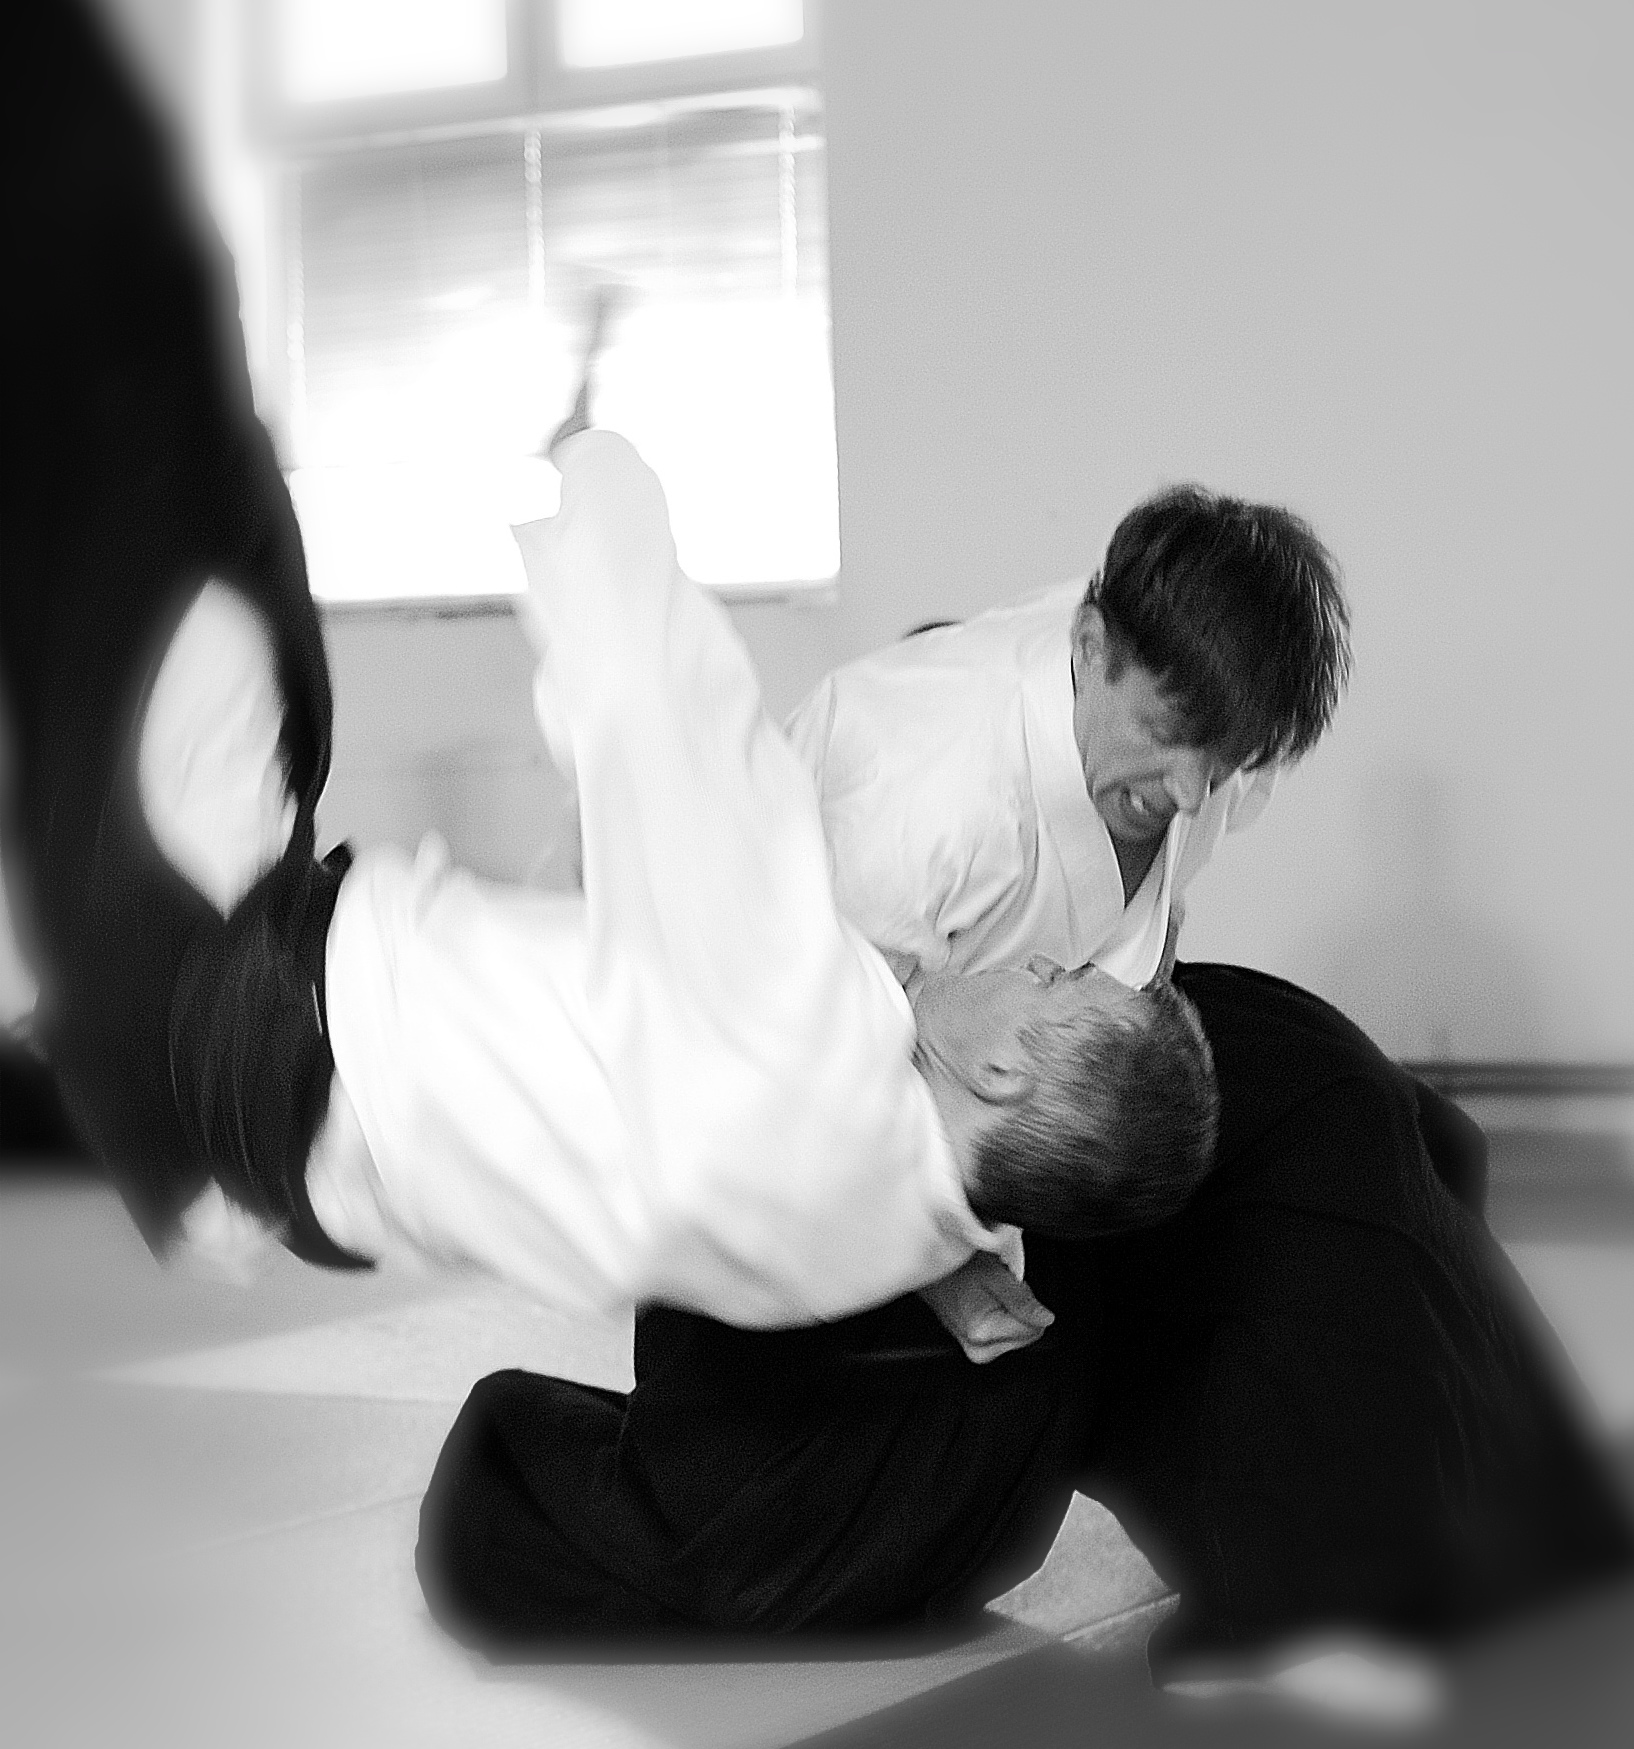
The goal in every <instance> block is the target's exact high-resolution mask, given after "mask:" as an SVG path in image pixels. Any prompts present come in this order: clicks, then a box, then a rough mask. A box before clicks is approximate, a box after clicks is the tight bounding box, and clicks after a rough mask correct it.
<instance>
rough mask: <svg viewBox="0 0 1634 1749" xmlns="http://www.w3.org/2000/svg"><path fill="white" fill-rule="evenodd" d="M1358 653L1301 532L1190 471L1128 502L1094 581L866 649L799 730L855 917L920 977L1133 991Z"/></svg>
mask: <svg viewBox="0 0 1634 1749" xmlns="http://www.w3.org/2000/svg"><path fill="white" fill-rule="evenodd" d="M1349 665H1350V649H1349V632H1348V614H1347V610H1346V607H1345V601H1344V596H1343V593H1342V591H1341V589H1340V585H1339V580H1338V574H1337V570H1336V568H1335V566H1334V563H1333V560H1332V558H1331V557H1330V556H1329V554H1328V553H1327V551H1326V549H1325V548H1324V547H1323V546H1322V544H1321V542H1320V541H1319V540H1317V538H1316V536H1315V535H1314V534H1313V533H1312V532H1311V530H1310V528H1309V527H1308V526H1307V525H1306V524H1305V523H1304V522H1302V521H1301V520H1300V519H1299V518H1298V517H1296V516H1294V515H1292V514H1291V513H1290V512H1288V511H1286V510H1281V509H1278V508H1276V507H1275V506H1271V505H1259V504H1248V503H1244V502H1242V501H1241V500H1239V499H1235V498H1222V497H1216V496H1214V495H1213V494H1211V493H1208V492H1204V491H1202V490H1200V489H1199V488H1196V487H1190V486H1187V487H1180V488H1177V489H1175V490H1172V491H1168V492H1163V493H1160V494H1158V495H1157V496H1156V497H1154V498H1152V499H1150V500H1149V501H1147V502H1146V503H1144V504H1141V505H1139V506H1137V507H1136V508H1135V509H1134V510H1132V511H1131V512H1130V513H1129V514H1128V515H1127V516H1126V517H1125V518H1124V519H1123V521H1122V522H1121V523H1119V525H1118V527H1117V530H1116V532H1115V533H1114V534H1113V537H1112V541H1111V544H1110V545H1109V547H1108V548H1107V553H1106V559H1105V563H1104V564H1103V565H1102V567H1101V569H1100V571H1098V572H1097V573H1096V574H1095V575H1094V576H1093V577H1092V578H1090V579H1089V580H1088V581H1087V583H1086V582H1085V580H1084V579H1081V578H1080V579H1078V580H1076V581H1075V582H1072V583H1066V584H1062V585H1061V586H1060V587H1058V588H1055V589H1050V590H1047V591H1045V592H1044V593H1043V594H1041V595H1037V596H1034V597H1032V598H1030V599H1029V600H1027V601H1023V602H1021V603H1018V604H1017V605H1015V606H1011V607H1004V608H999V609H995V610H994V611H992V612H989V613H984V614H982V615H980V616H979V617H977V618H976V619H973V620H970V621H969V622H967V623H966V624H964V625H955V626H946V627H938V628H934V629H931V630H928V631H925V632H922V633H920V634H918V635H916V636H913V637H910V638H908V639H906V640H904V641H903V642H902V643H899V644H897V645H894V646H892V647H891V648H889V649H886V650H882V651H879V652H877V653H875V654H874V655H871V656H865V657H863V658H862V659H861V660H860V661H857V662H853V663H851V664H850V665H849V666H847V667H844V668H841V669H839V670H838V671H837V672H836V673H834V674H832V675H830V676H829V677H828V679H826V680H825V681H824V682H823V683H822V684H821V685H820V686H819V687H818V688H817V690H816V691H815V692H814V693H813V694H812V695H811V697H810V698H809V699H807V700H806V702H805V703H804V704H802V705H801V706H800V707H799V709H797V710H796V711H795V713H794V715H793V716H792V717H791V718H790V720H789V725H788V728H789V734H790V738H791V739H792V740H793V741H794V744H795V746H796V748H797V750H798V751H799V752H800V754H801V756H802V758H803V759H804V760H805V762H806V764H807V766H808V768H809V769H810V770H811V772H812V775H813V777H814V778H815V779H816V782H817V789H818V795H819V799H820V801H821V804H822V810H823V826H824V830H825V832H826V833H827V835H828V839H829V843H830V845H831V847H832V854H833V862H834V875H835V891H836V896H837V897H838V899H839V902H840V906H841V909H842V910H843V911H844V912H845V914H846V915H847V916H848V917H849V918H850V919H851V920H852V921H853V922H854V923H855V924H856V925H857V926H858V927H859V928H860V929H861V930H862V932H863V933H864V934H865V935H866V936H867V937H868V939H869V940H870V941H872V942H873V943H874V945H875V946H876V947H878V948H879V949H880V950H881V951H882V952H883V953H884V954H885V956H886V958H887V959H888V960H889V961H890V963H891V965H892V966H893V968H894V969H895V970H896V972H897V974H898V976H899V977H900V978H901V979H902V980H903V982H904V983H905V984H906V985H907V986H908V988H909V990H910V991H911V990H912V989H913V988H914V984H915V981H916V980H917V979H918V978H920V977H923V976H924V975H925V974H926V973H927V972H931V971H936V970H939V969H941V968H943V967H951V968H954V969H958V970H965V971H968V970H973V969H977V968H979V967H982V966H988V965H1001V964H1004V963H1007V962H1009V963H1019V962H1020V961H1022V960H1024V959H1026V958H1027V957H1028V955H1030V954H1034V953H1040V954H1045V955H1048V957H1049V958H1050V959H1052V960H1054V961H1056V962H1057V963H1058V964H1060V965H1064V966H1079V965H1082V964H1083V963H1084V962H1085V961H1086V960H1094V961H1095V962H1096V964H1098V965H1100V966H1101V967H1103V968H1104V969H1105V970H1107V971H1109V972H1111V973H1112V974H1113V975H1114V976H1115V977H1118V978H1121V979H1122V980H1123V981H1124V982H1125V983H1128V984H1131V985H1136V986H1138V985H1141V984H1145V983H1146V982H1148V981H1149V980H1150V979H1151V977H1152V976H1153V975H1154V973H1156V972H1157V970H1158V969H1159V967H1160V965H1161V964H1162V961H1163V955H1164V951H1165V946H1166V944H1167V945H1168V947H1169V950H1170V951H1171V953H1172V948H1173V942H1172V936H1173V934H1174V933H1175V932H1176V930H1177V928H1178V920H1179V914H1180V900H1181V896H1182V894H1183V893H1184V891H1185V889H1186V886H1187V885H1188V883H1189V882H1190V881H1191V880H1192V878H1193V877H1194V876H1195V875H1196V874H1197V872H1198V871H1199V870H1200V869H1201V868H1202V866H1203V865H1204V863H1206V862H1207V860H1208V859H1209V857H1210V856H1211V855H1212V854H1213V852H1214V850H1215V848H1216V846H1217V845H1218V843H1219V841H1220V839H1221V837H1222V836H1223V835H1224V834H1225V833H1226V832H1227V831H1234V830H1239V829H1241V828H1242V827H1244V826H1246V825H1248V824H1249V823H1250V822H1251V821H1252V820H1253V819H1255V818H1256V817H1257V816H1258V814H1259V812H1260V810H1261V809H1262V808H1263V807H1264V805H1265V802H1266V800H1267V799H1268V797H1269V795H1270V792H1271V788H1272V785H1273V782H1274V779H1275V775H1276V772H1277V771H1278V769H1279V768H1280V767H1281V766H1283V765H1286V764H1288V763H1290V762H1292V761H1294V760H1296V759H1299V758H1301V757H1302V756H1303V755H1304V754H1306V753H1308V752H1309V751H1310V749H1311V748H1312V747H1314V746H1315V745H1316V743H1317V741H1318V740H1319V739H1320V738H1321V736H1322V734H1323V732H1324V731H1325V730H1326V729H1327V727H1328V724H1329V722H1330V721H1331V719H1332V716H1333V713H1334V711H1335V709H1336V708H1337V706H1338V702H1339V698H1340V695H1341V693H1342V692H1343V689H1344V685H1345V681H1346V677H1347V675H1348V672H1349Z"/></svg>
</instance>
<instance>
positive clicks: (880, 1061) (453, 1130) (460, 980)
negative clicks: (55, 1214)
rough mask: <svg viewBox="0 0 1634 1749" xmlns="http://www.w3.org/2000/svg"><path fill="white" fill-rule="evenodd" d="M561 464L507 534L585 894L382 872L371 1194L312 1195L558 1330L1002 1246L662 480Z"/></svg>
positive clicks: (338, 937) (369, 1133) (364, 1054)
mask: <svg viewBox="0 0 1634 1749" xmlns="http://www.w3.org/2000/svg"><path fill="white" fill-rule="evenodd" d="M559 453H560V454H561V456H562V458H563V463H564V471H563V484H562V509H561V512H560V514H559V515H558V516H557V517H555V518H554V519H551V520H550V521H547V522H543V523H534V524H530V525H529V526H528V527H526V528H523V529H519V530H518V531H517V538H518V540H519V542H520V543H521V546H522V550H523V557H524V560H525V563H526V566H527V570H528V576H529V583H530V591H531V599H530V603H529V607H528V612H529V615H530V617H531V620H532V625H531V627H530V630H531V632H532V633H533V634H534V635H535V636H536V639H537V640H538V641H539V642H540V644H541V646H542V648H543V651H544V659H543V666H542V669H541V676H540V684H539V687H538V689H537V693H538V699H539V703H540V705H541V716H542V718H543V719H544V720H547V721H549V722H550V725H551V739H552V742H553V745H555V746H557V747H558V748H560V747H561V746H562V744H563V743H564V741H565V742H566V743H567V744H568V745H570V748H571V756H572V760H573V763H574V766H575V767H576V773H575V775H576V779H577V785H578V792H579V797H580V810H581V829H582V836H583V854H584V881H585V893H584V895H583V896H582V897H580V896H579V895H561V894H546V893H540V892H536V891H532V890H529V889H525V888H515V887H505V886H499V885H495V884H493V883H489V882H486V881H482V880H479V879H477V878H475V877H473V876H471V875H469V874H466V873H462V872H461V871H459V870H457V869H455V868H454V867H452V866H451V865H450V863H449V860H448V857H447V853H446V851H444V850H443V849H442V848H441V846H440V845H438V844H437V843H436V842H435V841H431V842H428V843H427V844H426V845H423V846H422V847H421V850H420V854H419V856H418V857H417V858H415V859H414V860H413V861H410V859H409V858H407V857H406V856H404V855H403V854H402V853H401V852H399V851H395V850H375V851H369V852H366V853H365V854H364V855H363V856H361V857H360V858H359V859H358V861H357V863H356V864H355V866H354V867H353V869H352V871H351V872H350V874H349V875H348V876H347V878H346V880H345V882H344V884H343V886H342V888H341V892H340V897H339V901H338V904H337V907H336V910H335V915H334V920H333V923H332V924H331V927H330V934H329V945H328V1011H329V1028H330V1035H331V1043H332V1046H333V1050H334V1056H335V1065H336V1070H337V1072H338V1075H339V1078H340V1081H341V1083H342V1085H343V1086H344V1088H345V1090H346V1093H347V1094H348V1095H349V1096H350V1100H351V1102H352V1105H353V1106H354V1107H355V1110H356V1114H357V1119H358V1121H359V1123H360V1124H361V1128H362V1132H363V1135H364V1137H365V1138H366V1139H367V1142H368V1147H369V1152H370V1153H371V1154H372V1156H373V1165H374V1170H375V1172H376V1173H377V1174H378V1183H374V1184H362V1183H358V1182H355V1181H354V1182H350V1183H338V1184H337V1183H334V1182H314V1180H313V1178H311V1177H309V1186H310V1188H311V1190H312V1194H313V1203H314V1208H315V1209H316V1210H317V1212H318V1214H319V1216H320V1219H321V1220H322V1221H323V1223H324V1225H325V1228H326V1229H327V1230H328V1231H329V1232H330V1236H331V1237H332V1238H334V1239H335V1240H336V1241H338V1242H339V1243H340V1244H342V1245H350V1246H355V1247H357V1248H358V1249H360V1250H362V1251H364V1252H365V1253H374V1254H378V1253H379V1252H380V1250H381V1249H382V1247H383V1246H385V1247H386V1248H388V1249H389V1248H391V1247H392V1246H395V1245H404V1246H407V1247H409V1248H411V1249H414V1250H418V1251H421V1252H426V1253H431V1254H434V1255H439V1256H443V1257H450V1258H463V1259H467V1260H471V1261H475V1262H477V1263H480V1264H482V1265H485V1266H486V1267H488V1268H490V1269H493V1270H496V1271H498V1272H499V1273H500V1274H502V1275H505V1276H508V1277H509V1278H510V1279H512V1280H513V1281H516V1282H518V1283H520V1284H521V1285H523V1286H524V1287H526V1288H528V1289H530V1290H531V1291H533V1292H534V1293H536V1294H538V1295H540V1296H542V1297H545V1298H549V1299H552V1300H555V1301H557V1302H563V1303H567V1304H574V1303H577V1304H581V1305H591V1306H597V1307H603V1308H605V1307H609V1306H614V1305H617V1304H619V1303H621V1302H629V1301H640V1300H648V1299H662V1300H664V1301H667V1302H669V1303H671V1304H677V1305H682V1306H690V1307H694V1308H696V1309H698V1310H701V1311H705V1312H708V1313H711V1314H713V1315H714V1316H716V1317H720V1318H724V1319H727V1320H730V1321H732V1322H734V1323H739V1324H751V1325H756V1324H760V1325H763V1324H779V1323H791V1322H802V1321H808V1320H813V1319H818V1318H822V1317H827V1316H833V1315H837V1314H840V1313H844V1312H849V1311H854V1310H856V1309H858V1308H860V1307H863V1306H866V1305H869V1304H872V1303H876V1302H879V1301H882V1300H885V1299H888V1298H891V1297H893V1296H895V1295H897V1294H900V1293H904V1292H907V1291H909V1290H910V1289H912V1288H915V1287H918V1286H921V1285H923V1284H925V1283H927V1282H930V1281H933V1280H935V1279H938V1278H939V1277H941V1276H943V1275H945V1274H947V1273H948V1272H949V1271H950V1270H952V1269H954V1268H956V1267H957V1266H958V1265H959V1264H960V1263H962V1262H963V1261H964V1260H965V1258H966V1257H968V1256H969V1254H970V1253H971V1251H972V1250H973V1249H977V1248H981V1249H987V1250H993V1251H1002V1250H1004V1249H1005V1248H1006V1246H1007V1244H1008V1243H1009V1242H1010V1240H1009V1235H1008V1231H1007V1230H1000V1231H998V1232H989V1231H988V1230H987V1229H986V1228H985V1227H983V1225H982V1224H981V1223H980V1222H979V1221H978V1220H977V1219H976V1217H975V1216H974V1215H973V1214H972V1212H971V1210H970V1207H969V1205H968V1203H967V1202H966V1200H965V1196H964V1191H963V1188H962V1185H961V1182H960V1177H959V1172H958V1168H957V1164H956V1162H955V1159H954V1157H953V1154H952V1151H951V1148H950V1145H949V1143H948V1140H947V1136H946V1133H945V1131H944V1130H943V1127H942V1124H941V1120H940V1118H939V1116H938V1114H937V1111H936V1107H935V1103H934V1101H933V1099H932V1097H931V1094H930V1092H929V1089H928V1088H927V1087H926V1085H925V1083H924V1081H923V1080H922V1079H921V1078H920V1076H919V1075H918V1073H917V1072H916V1071H915V1069H914V1067H913V1063H912V1053H913V1047H914V1025H913V1016H912V1011H911V1009H910V1008H909V1006H908V1003H907V1001H906V999H905V997H904V995H903V992H902V990H901V988H900V987H899V985H898V983H897V981H896V980H895V978H893V976H892V975H891V971H890V969H889V968H888V966H887V965H886V964H885V962H884V961H883V960H882V959H881V958H880V956H879V954H878V953H876V952H875V950H874V949H873V948H872V947H870V946H869V944H868V942H867V941H866V940H865V939H864V937H863V935H862V934H860V933H859V932H858V930H856V929H855V928H853V927H851V926H850V925H849V924H847V923H845V922H843V921H842V920H841V918H840V917H839V915H838V913H837V912H836V909H835V905H834V900H833V895H832V892H831V890H830V883H829V872H828V854H827V850H826V847H825V845H824V842H823V835H822V822H821V819H820V817H819V814H818V809H817V803H816V798H815V796H814V795H813V792H812V786H811V782H810V779H809V777H808V776H807V774H806V772H805V770H804V769H803V768H802V766H801V764H800V762H799V761H798V759H797V758H796V757H795V755H794V753H793V752H792V751H791V749H790V747H789V745H788V743H787V742H786V741H785V740H784V738H783V736H782V735H781V734H780V733H779V732H778V730H777V729H776V728H775V727H774V726H773V725H772V724H771V723H770V722H769V721H768V719H767V717H766V715H765V712H764V710H763V708H762V703H761V697H760V690H759V686H758V684H757V681H756V678H755V675H754V671H753V669H752V667H751V665H750V661H749V658H748V655H747V653H746V652H745V650H744V649H743V646H742V644H741V642H740V641H739V639H738V637H737V634H736V633H735V632H734V630H733V629H732V626H731V624H730V621H729V620H728V619H727V616H726V614H725V613H724V612H723V611H722V609H721V608H720V606H719V605H718V604H717V603H715V602H714V601H713V600H710V599H707V598H706V597H705V596H704V595H703V594H702V592H701V591H699V590H698V589H697V588H696V587H695V586H694V585H692V584H691V583H690V582H688V581H687V580H686V578H685V577H684V576H683V575H682V574H681V573H680V571H679V569H678V568H677V565H676V560H675V550H674V545H673V542H672V541H671V538H670V532H669V523H668V516H667V511H666V507H665V504H664V498H663V494H662V491H661V490H660V488H659V485H658V482H657V480H656V478H655V477H654V476H653V475H652V474H651V472H650V471H649V470H648V469H647V468H646V467H645V466H644V465H643V464H642V463H641V462H640V460H639V459H638V458H637V456H636V454H635V452H634V451H633V450H632V449H631V448H630V447H629V445H627V444H626V443H624V442H623V441H622V440H620V439H618V438H615V437H612V436H610V435H608V434H606V433H602V432H590V433H586V434H584V435H581V436H579V437H576V438H573V439H571V440H569V442H568V443H567V444H565V445H564V446H563V448H562V450H561V451H560V452H559ZM336 1157H337V1158H339V1157H340V1156H336ZM317 1170H318V1167H317V1166H316V1165H315V1171H317ZM322 1170H323V1171H324V1172H329V1171H332V1170H334V1168H333V1167H332V1166H331V1165H327V1164H325V1165H323V1167H322ZM339 1170H341V1171H343V1172H345V1171H350V1170H352V1168H349V1167H346V1166H344V1165H343V1166H341V1167H340V1168H339ZM361 1170H362V1171H364V1172H366V1171H367V1166H366V1164H365V1166H364V1167H362V1168H361Z"/></svg>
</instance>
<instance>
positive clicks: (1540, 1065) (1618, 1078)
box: [1402, 1058, 1634, 1099]
mask: <svg viewBox="0 0 1634 1749" xmlns="http://www.w3.org/2000/svg"><path fill="white" fill-rule="evenodd" d="M1402 1067H1403V1068H1404V1069H1406V1070H1407V1071H1408V1072H1409V1073H1410V1074H1413V1075H1416V1076H1417V1077H1418V1078H1419V1080H1421V1081H1426V1082H1428V1083H1429V1085H1430V1086H1432V1087H1433V1088H1435V1089H1436V1091H1437V1092H1438V1093H1446V1094H1452V1095H1457V1094H1475V1093H1483V1094H1503V1095H1507V1096H1509V1097H1511V1098H1515V1097H1519V1098H1531V1099H1565V1098H1578V1097H1581V1096H1583V1095H1584V1094H1589V1095H1598V1096H1600V1097H1603V1098H1611V1099H1617V1098H1626V1097H1628V1096H1629V1095H1631V1094H1634V1063H1544V1062H1459V1061H1455V1060H1449V1059H1442V1058H1428V1059H1420V1060H1415V1061H1404V1062H1403V1063H1402Z"/></svg>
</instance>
